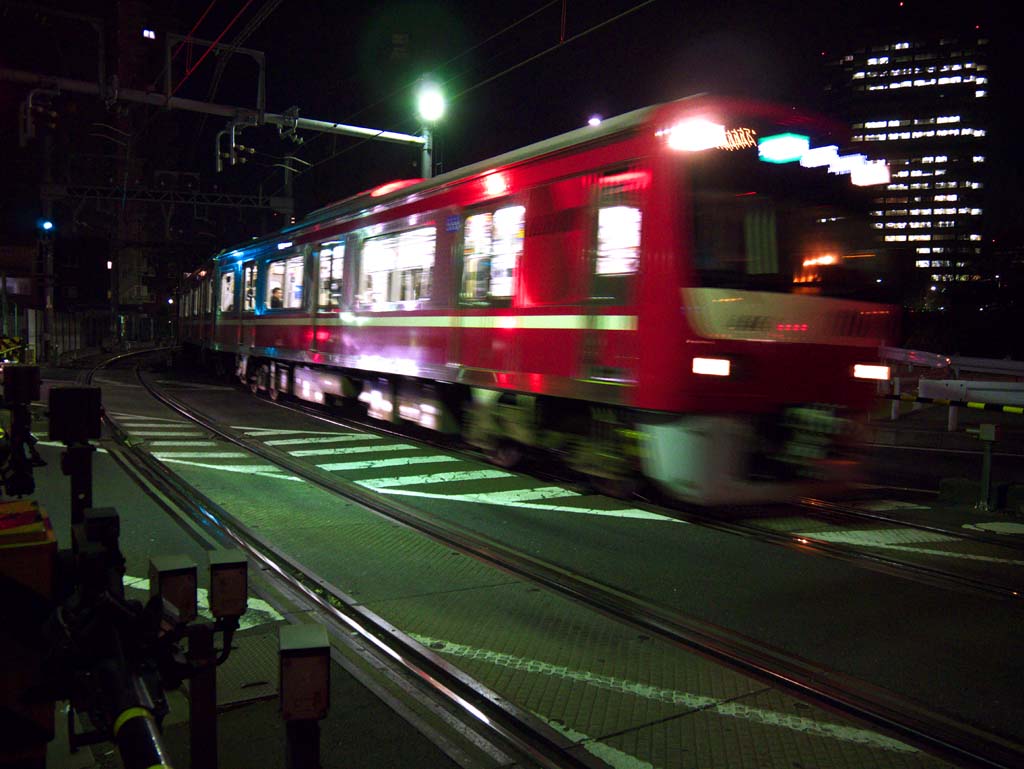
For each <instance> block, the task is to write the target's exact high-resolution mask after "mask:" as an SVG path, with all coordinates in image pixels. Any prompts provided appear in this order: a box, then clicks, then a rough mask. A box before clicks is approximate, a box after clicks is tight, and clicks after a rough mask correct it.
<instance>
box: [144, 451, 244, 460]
mask: <svg viewBox="0 0 1024 769" xmlns="http://www.w3.org/2000/svg"><path fill="white" fill-rule="evenodd" d="M153 456H154V457H156V458H157V459H168V458H170V459H245V458H246V457H249V456H252V455H251V454H247V453H245V452H244V451H154V452H153Z"/></svg>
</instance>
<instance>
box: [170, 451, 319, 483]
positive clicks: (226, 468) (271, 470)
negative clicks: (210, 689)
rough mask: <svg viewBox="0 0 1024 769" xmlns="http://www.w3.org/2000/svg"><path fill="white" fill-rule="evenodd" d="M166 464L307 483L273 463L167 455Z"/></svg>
mask: <svg viewBox="0 0 1024 769" xmlns="http://www.w3.org/2000/svg"><path fill="white" fill-rule="evenodd" d="M160 461H161V462H163V463H164V464H165V465H188V466H190V467H204V468H206V469H208V470H220V471H222V472H225V473H240V474H242V475H260V476H263V477H264V478H274V479H276V480H280V481H298V482H299V483H305V481H304V480H303V479H302V478H298V477H296V476H294V475H285V474H284V473H283V471H281V470H279V469H278V468H276V467H274V466H273V465H261V464H252V465H224V464H216V465H214V464H210V463H208V462H196V461H195V460H193V459H178V458H176V457H174V456H173V455H172V456H167V457H163V458H162V459H161V460H160Z"/></svg>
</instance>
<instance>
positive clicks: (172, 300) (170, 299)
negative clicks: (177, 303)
mask: <svg viewBox="0 0 1024 769" xmlns="http://www.w3.org/2000/svg"><path fill="white" fill-rule="evenodd" d="M167 304H174V297H173V296H169V297H167Z"/></svg>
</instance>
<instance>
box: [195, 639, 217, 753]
mask: <svg viewBox="0 0 1024 769" xmlns="http://www.w3.org/2000/svg"><path fill="white" fill-rule="evenodd" d="M213 633H214V629H213V625H211V624H209V623H206V622H203V623H200V624H198V625H190V626H189V628H188V657H187V658H188V661H189V663H190V665H192V667H193V669H195V672H194V673H192V675H191V676H190V677H189V685H188V695H189V697H188V699H189V722H188V729H189V760H190V766H191V767H192V769H217V763H218V761H217V654H216V651H215V650H214V647H213ZM196 668H198V669H196Z"/></svg>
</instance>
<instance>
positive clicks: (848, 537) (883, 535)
mask: <svg viewBox="0 0 1024 769" xmlns="http://www.w3.org/2000/svg"><path fill="white" fill-rule="evenodd" d="M793 536H795V537H802V538H804V539H809V540H811V541H814V540H819V541H821V542H833V543H836V544H841V545H860V546H861V547H874V548H878V549H881V550H896V551H899V552H903V553H917V554H920V555H932V556H938V557H940V558H959V559H960V560H962V561H982V562H984V563H999V564H1004V565H1010V566H1024V561H1020V560H1016V559H1013V558H998V557H996V556H991V555H973V554H971V553H957V552H953V551H951V550H935V549H934V548H930V547H915V545H924V544H938V543H943V542H958V541H959V540H958V539H957V538H956V537H948V536H946V535H944V534H931V533H929V532H916V531H908V530H903V529H879V530H873V531H863V530H862V531H810V532H803V533H801V532H795V533H794V534H793Z"/></svg>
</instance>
